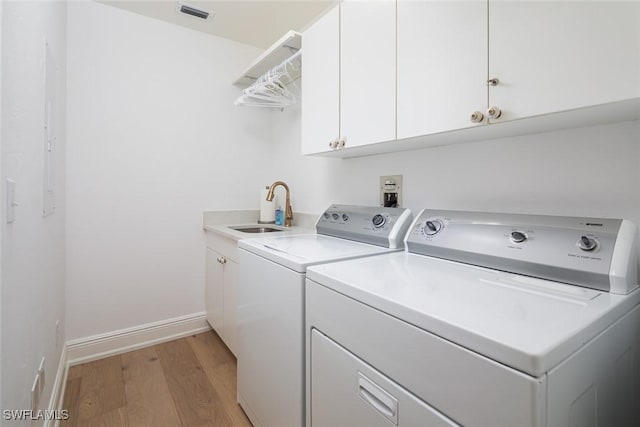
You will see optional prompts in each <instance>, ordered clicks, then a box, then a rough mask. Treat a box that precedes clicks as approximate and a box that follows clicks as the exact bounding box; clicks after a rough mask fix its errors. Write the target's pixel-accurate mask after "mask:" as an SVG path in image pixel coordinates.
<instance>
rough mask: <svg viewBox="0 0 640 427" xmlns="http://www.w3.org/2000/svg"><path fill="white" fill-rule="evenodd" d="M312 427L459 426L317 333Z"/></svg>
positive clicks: (313, 339)
mask: <svg viewBox="0 0 640 427" xmlns="http://www.w3.org/2000/svg"><path fill="white" fill-rule="evenodd" d="M311 425H312V427H352V426H367V427H388V426H391V425H397V426H403V427H408V426H416V427H418V426H429V427H441V426H442V427H445V426H456V425H457V424H456V423H454V422H453V421H451V420H450V419H448V418H447V417H445V416H444V415H442V414H441V413H439V412H438V411H437V410H435V409H434V408H432V407H431V406H429V405H427V404H426V403H424V402H423V401H421V400H420V399H418V398H417V397H416V396H414V395H412V394H411V393H409V392H408V391H407V390H405V389H404V388H402V387H401V386H399V385H398V384H396V383H395V382H393V381H392V380H391V379H389V378H387V377H386V376H384V375H383V374H381V373H380V372H378V371H377V370H376V369H374V368H373V367H371V366H369V365H368V364H366V363H365V362H363V361H362V360H360V359H359V358H358V357H356V356H355V355H353V354H351V353H350V352H349V351H347V350H346V349H345V348H343V347H341V346H340V345H339V344H337V343H336V342H334V341H332V340H331V339H329V338H327V337H326V336H325V335H323V334H322V333H320V332H318V331H317V330H315V329H313V330H312V331H311Z"/></svg>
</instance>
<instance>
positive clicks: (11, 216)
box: [7, 178, 18, 224]
mask: <svg viewBox="0 0 640 427" xmlns="http://www.w3.org/2000/svg"><path fill="white" fill-rule="evenodd" d="M17 205H18V203H17V202H16V182H15V181H14V180H12V179H8V178H7V224H11V223H12V222H13V221H15V220H16V206H17Z"/></svg>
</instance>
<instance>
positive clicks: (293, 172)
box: [274, 106, 640, 225]
mask: <svg viewBox="0 0 640 427" xmlns="http://www.w3.org/2000/svg"><path fill="white" fill-rule="evenodd" d="M299 135H300V108H299V106H298V107H296V108H293V109H290V110H287V111H285V112H284V113H276V114H275V122H274V141H275V144H276V145H275V146H274V149H275V153H274V154H275V155H276V158H277V159H278V160H279V162H280V166H279V168H280V170H281V171H282V172H281V174H280V175H278V177H279V178H282V179H284V180H285V181H286V182H287V183H289V184H290V186H291V191H292V199H293V203H294V209H295V210H299V211H309V212H321V211H323V210H324V209H325V208H326V207H327V206H328V205H329V204H330V203H356V204H365V205H376V204H377V203H378V202H379V200H378V198H379V193H378V183H379V176H380V175H392V174H402V175H403V185H404V192H403V198H404V205H405V207H408V208H410V209H411V210H412V211H413V212H414V213H417V212H418V211H419V210H420V209H422V208H434V209H463V210H479V211H494V212H515V213H531V214H550V215H576V216H580V215H583V216H595V217H613V218H627V219H631V220H633V221H634V222H635V223H636V224H639V225H640V122H638V121H635V122H627V123H621V124H614V125H608V126H598V127H585V128H580V129H572V130H566V131H557V132H549V133H541V134H537V135H527V136H520V137H513V138H503V139H496V140H491V141H481V142H473V143H466V144H459V145H452V146H446V147H435V148H429V149H423V150H418V151H408V152H401V153H394V154H385V155H377V156H370V157H362V158H355V159H345V160H340V159H326V158H317V157H304V158H300V157H299V152H300V136H299Z"/></svg>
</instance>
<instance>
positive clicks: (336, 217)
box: [331, 213, 340, 221]
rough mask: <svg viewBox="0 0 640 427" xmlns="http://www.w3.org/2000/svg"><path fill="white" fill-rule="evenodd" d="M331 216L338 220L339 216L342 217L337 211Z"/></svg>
mask: <svg viewBox="0 0 640 427" xmlns="http://www.w3.org/2000/svg"><path fill="white" fill-rule="evenodd" d="M331 218H333V220H334V221H337V220H338V218H340V215H338V214H337V213H332V214H331Z"/></svg>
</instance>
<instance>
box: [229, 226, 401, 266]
mask: <svg viewBox="0 0 640 427" xmlns="http://www.w3.org/2000/svg"><path fill="white" fill-rule="evenodd" d="M238 247H239V248H241V249H245V250H247V251H249V252H252V253H254V254H257V255H260V256H262V257H263V258H267V259H269V260H271V261H273V262H275V263H278V264H280V265H283V266H285V267H287V268H290V269H292V270H295V271H298V272H300V273H304V272H305V271H306V268H307V267H308V266H310V265H314V264H320V263H324V262H332V261H338V260H343V259H351V258H358V257H364V256H370V255H377V254H384V253H389V252H394V251H398V250H399V249H389V248H385V247H382V246H375V245H370V244H367V243H360V242H355V241H352V240H345V239H339V238H337V237H330V236H323V235H320V234H298V235H294V236H281V237H265V238H259V239H246V240H240V241H238Z"/></svg>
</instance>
